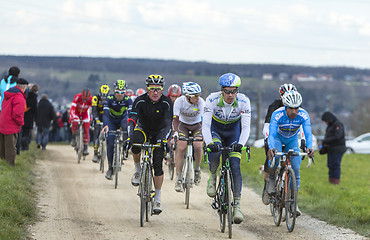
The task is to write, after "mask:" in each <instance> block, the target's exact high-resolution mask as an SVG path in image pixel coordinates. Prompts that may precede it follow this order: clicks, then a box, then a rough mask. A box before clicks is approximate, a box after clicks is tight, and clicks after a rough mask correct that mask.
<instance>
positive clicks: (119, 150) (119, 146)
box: [108, 129, 127, 188]
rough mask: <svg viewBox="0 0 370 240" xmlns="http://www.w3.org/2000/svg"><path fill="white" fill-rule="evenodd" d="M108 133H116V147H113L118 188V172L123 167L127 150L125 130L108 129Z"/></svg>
mask: <svg viewBox="0 0 370 240" xmlns="http://www.w3.org/2000/svg"><path fill="white" fill-rule="evenodd" d="M108 134H114V135H115V138H114V148H113V162H112V168H113V175H114V188H117V185H118V172H119V171H121V168H122V164H123V162H122V160H123V158H122V156H123V155H125V153H126V152H127V151H123V131H122V130H121V129H117V130H115V131H108Z"/></svg>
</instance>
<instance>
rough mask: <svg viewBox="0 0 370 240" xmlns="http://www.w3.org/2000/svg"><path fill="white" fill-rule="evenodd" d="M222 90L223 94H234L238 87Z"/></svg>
mask: <svg viewBox="0 0 370 240" xmlns="http://www.w3.org/2000/svg"><path fill="white" fill-rule="evenodd" d="M222 91H223V92H224V93H225V94H235V93H237V92H238V89H237V88H235V89H233V90H226V89H222Z"/></svg>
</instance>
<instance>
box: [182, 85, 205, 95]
mask: <svg viewBox="0 0 370 240" xmlns="http://www.w3.org/2000/svg"><path fill="white" fill-rule="evenodd" d="M182 92H183V93H184V94H185V95H193V94H199V93H201V92H202V89H201V87H200V86H199V84H197V83H194V82H184V83H183V84H182Z"/></svg>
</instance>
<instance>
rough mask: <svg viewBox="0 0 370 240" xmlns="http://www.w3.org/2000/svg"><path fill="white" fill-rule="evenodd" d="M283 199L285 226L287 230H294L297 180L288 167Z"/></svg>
mask: <svg viewBox="0 0 370 240" xmlns="http://www.w3.org/2000/svg"><path fill="white" fill-rule="evenodd" d="M286 181H287V185H286V187H287V189H286V196H287V197H286V199H285V217H286V227H287V228H288V231H289V232H292V231H293V230H294V226H295V220H296V217H297V182H296V178H295V175H294V171H293V169H291V168H289V169H288V179H287V180H286Z"/></svg>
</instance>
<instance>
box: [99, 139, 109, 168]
mask: <svg viewBox="0 0 370 240" xmlns="http://www.w3.org/2000/svg"><path fill="white" fill-rule="evenodd" d="M100 147H101V151H100V171H101V172H102V173H104V160H105V157H106V156H107V154H106V152H105V149H106V142H105V140H104V141H102V143H100Z"/></svg>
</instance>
